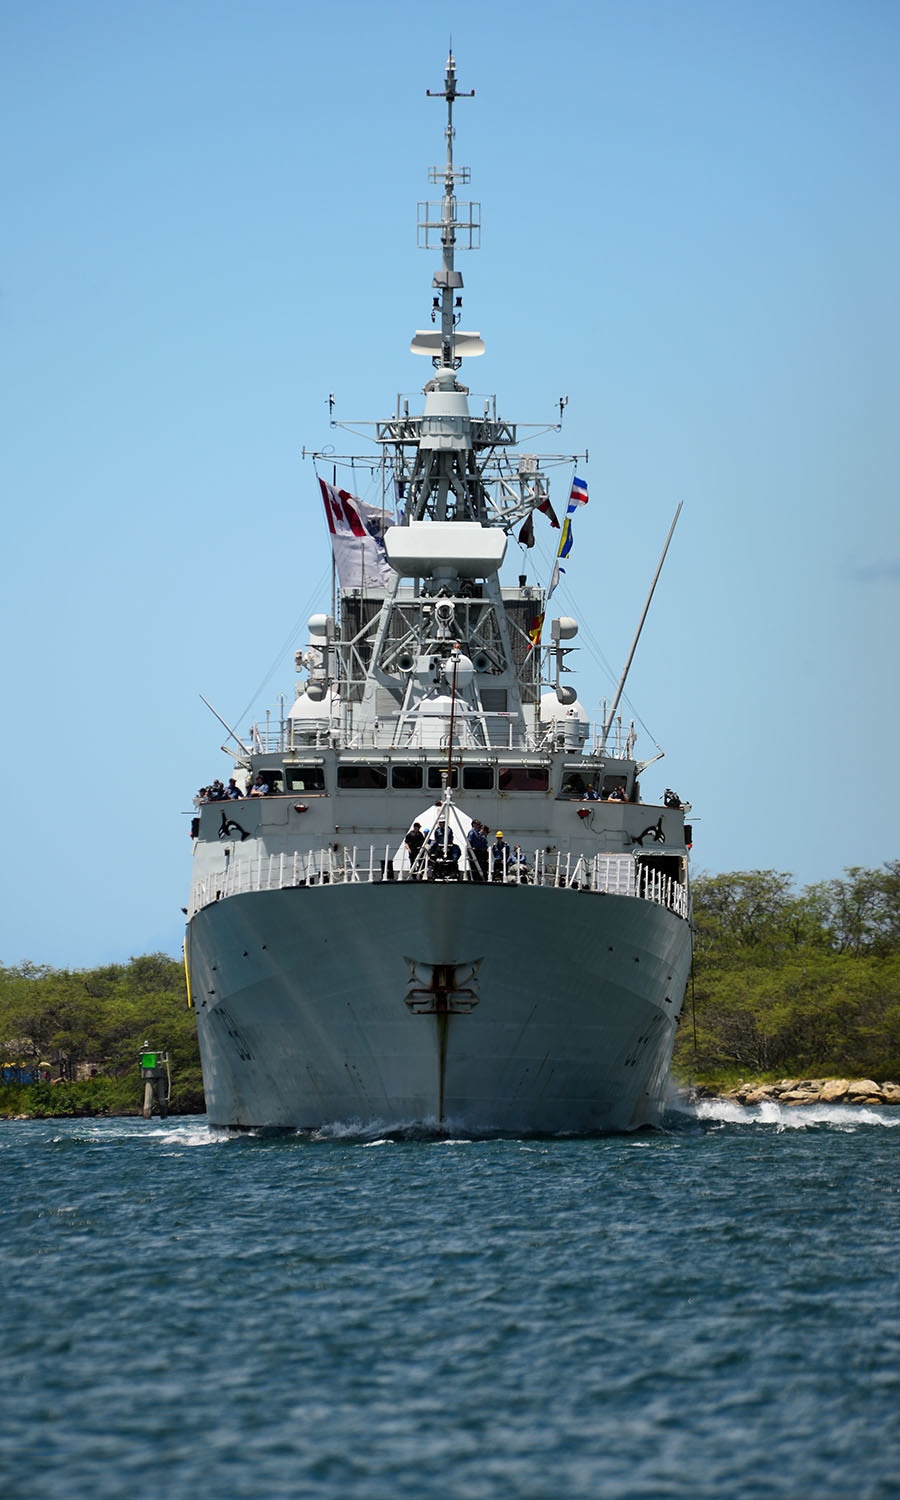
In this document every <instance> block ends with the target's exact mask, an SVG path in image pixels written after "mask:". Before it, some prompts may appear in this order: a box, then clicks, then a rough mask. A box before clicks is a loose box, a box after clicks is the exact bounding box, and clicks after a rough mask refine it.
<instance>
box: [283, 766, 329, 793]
mask: <svg viewBox="0 0 900 1500" xmlns="http://www.w3.org/2000/svg"><path fill="white" fill-rule="evenodd" d="M285 776H286V777H287V789H288V791H289V792H324V790H325V769H324V767H323V766H285Z"/></svg>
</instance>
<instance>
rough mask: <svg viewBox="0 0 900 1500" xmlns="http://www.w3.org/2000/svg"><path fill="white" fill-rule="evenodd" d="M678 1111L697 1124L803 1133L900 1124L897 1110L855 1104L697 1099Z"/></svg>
mask: <svg viewBox="0 0 900 1500" xmlns="http://www.w3.org/2000/svg"><path fill="white" fill-rule="evenodd" d="M677 1107H678V1109H679V1110H680V1111H681V1112H683V1113H685V1114H688V1115H693V1116H694V1118H695V1119H697V1120H699V1121H713V1122H719V1123H721V1124H723V1125H771V1126H774V1128H775V1129H776V1130H806V1129H809V1128H810V1127H811V1126H817V1125H829V1126H832V1127H835V1128H836V1129H839V1130H857V1129H858V1128H859V1127H860V1126H861V1125H885V1126H887V1127H888V1128H890V1127H891V1126H897V1125H900V1110H897V1109H894V1108H891V1107H890V1106H888V1107H885V1108H882V1109H879V1108H875V1107H873V1106H871V1105H855V1104H779V1103H778V1102H777V1101H776V1100H774V1099H765V1100H762V1101H761V1102H760V1103H759V1104H737V1103H736V1102H735V1101H734V1100H731V1099H698V1100H697V1101H696V1102H694V1103H691V1104H684V1103H682V1104H680V1105H679V1106H677Z"/></svg>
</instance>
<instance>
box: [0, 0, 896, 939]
mask: <svg viewBox="0 0 900 1500" xmlns="http://www.w3.org/2000/svg"><path fill="white" fill-rule="evenodd" d="M451 28H452V43H453V50H454V53H455V55H456V59H457V67H458V74H459V84H460V87H461V88H462V89H470V88H474V89H475V91H476V93H475V98H474V100H471V101H463V102H462V103H461V104H460V105H459V107H458V110H457V115H456V124H457V138H456V157H457V161H458V162H460V163H462V164H465V165H468V166H470V167H471V170H472V182H471V185H470V188H469V189H468V191H469V193H470V196H471V197H472V198H473V199H475V200H477V201H479V202H480V203H481V205H482V220H483V231H482V249H481V251H480V252H479V253H478V254H473V255H468V256H466V257H465V258H464V259H463V260H462V261H461V264H462V269H463V273H464V276H465V305H464V312H465V315H464V323H465V326H467V327H470V328H477V329H479V330H480V332H481V333H482V335H483V337H484V339H485V342H486V344H487V354H486V355H485V357H484V358H483V359H481V360H479V361H477V362H473V363H472V364H470V365H469V366H468V367H467V373H466V378H467V379H468V380H469V382H470V384H471V386H472V390H473V393H474V395H478V396H481V395H487V394H493V393H496V395H497V400H498V411H499V413H500V414H501V415H502V416H505V417H507V418H509V419H511V420H517V421H520V422H528V421H533V422H542V421H545V420H546V421H552V419H553V416H554V413H555V411H556V403H557V400H558V398H559V397H560V396H562V395H566V396H568V398H569V404H568V408H567V410H566V419H565V426H564V429H563V432H562V434H560V435H558V436H554V437H553V439H552V442H551V445H552V446H553V447H554V448H555V449H556V450H557V451H561V452H572V453H575V452H582V451H584V450H588V452H589V454H590V461H589V463H588V464H587V465H586V466H585V468H584V477H585V478H586V479H587V481H588V484H589V486H590V494H591V502H590V506H589V508H588V510H587V512H585V513H584V514H583V515H580V516H579V517H578V518H577V526H576V542H575V548H574V552H573V555H572V558H571V567H570V569H569V573H568V575H567V580H566V592H563V590H561V591H560V593H559V595H557V596H556V597H555V599H554V604H556V603H557V602H559V603H560V604H561V605H562V606H563V607H564V608H565V609H566V610H569V611H571V612H572V613H573V614H575V615H576V617H577V618H579V619H580V620H581V621H582V622H583V626H584V627H585V628H584V631H583V633H582V636H581V637H580V638H579V642H578V644H580V646H581V648H582V649H581V652H580V654H579V655H578V656H576V657H574V658H572V659H571V660H572V662H573V665H575V666H576V667H577V669H578V678H577V685H578V689H579V695H580V698H581V700H582V702H583V703H584V704H585V705H586V706H587V708H588V709H589V711H590V712H591V715H592V717H598V718H599V716H600V706H599V705H600V700H601V699H602V698H603V697H604V696H605V695H609V694H611V692H612V689H613V686H614V681H615V678H616V676H617V675H618V671H619V670H620V668H621V665H622V663H623V661H624V658H625V655H626V653H627V650H628V646H629V644H630V641H631V637H632V634H633V632H634V629H635V626H636V623H637V619H638V616H639V614H640V610H641V607H642V605H643V601H644V596H645V593H646V590H647V588H648V586H649V582H650V579H651V577H652V574H653V570H654V567H655V565H656V560H657V557H658V554H659V551H660V548H661V546H662V542H663V539H664V537H665V533H666V530H667V527H668V525H669V521H670V519H671V517H672V514H673V512H674V509H675V506H676V504H677V503H678V501H679V500H683V502H684V510H683V513H682V517H681V520H680V522H679V526H678V529H677V531H676V533H675V538H674V541H673V543H672V548H671V550H670V554H669V559H668V561H667V564H666V567H665V570H664V572H663V575H662V579H661V581H660V584H659V587H658V589H657V594H656V598H655V600H654V606H653V609H652V611H651V614H650V617H649V620H648V623H647V626H646V628H645V631H644V635H643V638H642V641H641V645H640V648H639V651H638V655H637V658H636V660H635V664H634V667H633V669H632V673H631V676H630V679H629V683H628V690H627V691H628V700H629V704H628V712H629V713H631V712H633V713H634V714H635V715H637V716H638V720H639V725H638V727H639V729H640V731H641V737H640V740H639V752H641V753H643V754H645V755H647V756H649V755H650V754H652V753H654V745H655V744H656V743H658V744H659V745H660V746H662V747H663V748H664V750H665V752H666V755H665V759H664V760H662V761H660V762H659V764H658V765H657V766H656V767H654V768H653V770H652V771H651V772H649V773H648V774H647V777H646V778H645V791H646V792H647V793H649V794H651V795H653V794H656V795H659V794H661V792H662V789H663V788H664V787H665V786H667V785H670V786H674V787H675V788H676V789H677V790H678V791H679V792H680V793H681V795H682V796H683V797H685V798H689V799H690V800H691V802H692V803H693V808H694V818H693V821H694V827H695V850H694V853H695V866H696V867H697V868H699V869H702V870H705V871H708V872H718V871H725V870H738V869H760V868H765V869H769V868H774V869H778V870H784V871H788V872H790V873H792V875H793V876H794V877H795V879H796V881H797V883H798V884H799V885H803V884H807V883H810V882H813V881H816V880H824V879H828V878H830V877H832V876H836V875H839V874H840V873H841V871H842V870H843V869H844V867H846V866H849V865H869V866H877V865H879V864H881V863H882V862H883V861H884V860H887V859H891V858H896V857H897V855H898V853H900V848H898V831H900V828H898V824H900V819H898V812H897V805H898V797H897V789H896V787H895V785H894V776H895V775H896V774H897V772H898V764H897V748H896V747H897V745H898V743H900V692H898V680H900V671H898V655H900V649H898V648H900V628H898V627H900V621H898V601H900V522H898V509H900V508H898V474H900V422H898V415H897V413H898V409H900V403H898V396H900V380H898V375H900V270H898V268H900V209H898V194H897V181H898V156H900V7H898V6H897V5H895V4H893V3H892V0H883V3H875V0H856V3H853V4H849V3H832V0H781V3H774V0H772V3H770V0H752V3H751V0H746V3H745V0H734V3H729V0H718V3H712V0H668V3H663V0H646V3H638V0H634V3H630V4H625V3H623V0H619V3H610V0H592V3H584V4H581V3H572V0H561V3H558V4H556V5H555V6H552V7H547V6H546V5H544V4H538V3H536V0H522V3H520V4H518V5H516V6H515V7H512V8H510V7H508V6H501V5H497V4H490V3H484V0H482V3H479V4H474V3H471V0H459V3H455V4H454V5H453V6H452V7H448V8H446V10H444V11H440V10H438V9H437V8H434V7H426V6H422V5H421V4H411V3H410V4H407V3H405V0H404V3H394V4H391V3H388V4H386V5H382V6H377V7H376V6H372V5H370V4H361V3H357V0H350V3H347V4H342V5H340V6H336V7H331V8H325V7H322V6H319V5H313V4H307V3H300V0H294V3H287V0H260V3H257V4H254V5H252V6H251V5H249V4H239V3H235V0H216V3H212V0H195V3H190V0H179V3H173V0H156V3H154V4H153V5H152V6H151V5H138V4H123V3H121V0H117V3H100V0H79V3H78V4H71V3H63V0H29V3H28V4H27V5H24V4H14V3H11V0H7V3H6V4H5V5H3V6H2V7H0V116H2V118H0V126H2V139H3V141H4V149H3V153H2V165H0V192H2V203H3V210H4V213H3V218H4V228H3V233H2V237H0V259H2V283H0V298H2V300H0V318H2V351H3V353H2V358H3V367H4V369H3V373H4V398H3V403H2V418H0V420H2V426H3V432H2V445H0V465H2V467H0V475H2V491H3V515H4V521H3V541H4V556H5V566H4V569H3V590H2V630H3V639H4V643H5V651H4V670H3V685H4V692H3V723H4V735H5V740H6V743H7V746H8V748H9V749H10V750H11V751H12V753H11V754H10V755H9V757H8V764H7V778H8V782H9V795H8V798H7V806H6V808H5V811H4V816H3V831H4V847H5V855H6V857H5V859H4V861H3V866H2V877H0V879H2V887H0V900H2V918H0V961H2V962H4V963H7V964H11V963H17V962H20V961H21V960H23V959H26V958H29V959H32V960H33V961H35V962H45V963H50V964H54V965H59V966H70V967H81V966H87V965H93V964H97V963H104V962H111V961H118V960H123V959H127V958H128V957H129V956H130V955H131V954H135V953H142V952H147V951H151V950H155V949H162V950H164V951H167V952H170V953H176V952H177V951H178V950H179V948H180V942H181V931H182V917H181V907H182V905H183V904H184V903H185V901H186V895H187V887H188V882H189V876H190V849H189V838H188V816H187V814H189V812H190V808H191V796H192V794H193V792H194V791H195V790H196V788H197V787H198V786H199V785H201V784H202V783H205V782H207V781H209V780H210V779H211V778H212V777H213V776H215V775H220V776H227V774H228V767H229V764H230V763H229V762H228V760H227V759H226V757H225V756H224V755H222V754H221V753H220V751H219V746H220V744H221V743H222V738H223V735H222V732H221V730H220V728H219V726H218V725H217V723H216V721H215V720H214V719H213V718H212V716H211V715H210V714H209V712H208V710H207V709H206V708H205V707H204V706H203V704H202V703H201V701H200V697H199V695H200V693H203V694H204V696H205V697H207V698H208V699H209V700H210V702H211V703H212V704H213V705H214V706H215V707H216V709H217V710H218V712H219V713H221V714H222V716H223V717H224V718H225V719H226V720H228V721H229V722H231V723H235V724H236V725H237V727H240V728H245V727H246V725H247V724H248V722H249V721H250V719H251V718H252V717H254V716H259V717H262V716H264V714H265V710H266V707H267V706H276V705H277V700H278V695H279V693H281V692H284V693H286V694H287V695H288V699H290V696H291V694H292V691H293V668H292V654H293V650H294V648H295V646H298V645H303V644H304V643H305V638H306V631H305V621H306V618H307V616H308V615H309V613H310V612H311V611H312V610H313V609H315V608H319V607H321V606H322V605H323V604H327V598H328V549H327V539H326V534H325V529H324V521H323V518H322V516H321V511H320V505H319V501H318V497H317V495H316V493H315V484H314V478H315V476H314V472H313V469H312V466H311V464H310V463H309V462H308V461H307V462H304V461H303V459H302V457H301V450H302V448H303V447H304V446H306V447H307V448H310V447H312V448H320V447H323V446H325V445H326V444H327V443H329V442H335V443H336V444H337V445H338V446H339V447H340V448H342V449H343V448H344V438H343V436H342V435H341V434H336V433H333V432H332V431H331V430H330V429H329V426H328V406H327V400H328V395H329V393H330V392H334V394H335V397H336V403H337V406H336V412H337V414H338V415H340V416H344V417H347V418H376V417H382V416H386V415H389V414H390V412H391V411H392V410H393V407H394V402H395V398H396V394H397V392H401V391H402V392H406V393H414V392H416V391H418V390H419V389H420V387H421V384H422V381H423V380H424V379H425V378H426V372H425V370H424V362H420V361H418V360H416V359H415V358H414V357H413V356H411V355H410V354H409V353H408V341H409V337H410V335H411V334H412V332H413V330H414V329H415V328H416V327H422V326H425V325H427V322H428V314H429V310H430V299H431V287H430V281H431V274H432V271H433V270H434V269H435V268H436V265H437V257H436V256H435V255H434V254H433V253H432V254H428V253H425V252H422V251H420V250H418V249H417V248H416V204H417V202H418V201H419V200H420V199H424V198H428V197H429V196H432V197H433V196H434V195H435V190H434V188H433V187H431V186H430V185H429V183H428V169H429V167H430V166H431V165H432V164H434V163H437V162H439V161H441V160H442V156H443V140H442V134H441V132H442V125H443V118H442V111H443V105H442V104H441V103H439V102H436V101H433V100H432V101H430V100H428V99H427V98H426V92H425V91H426V89H428V88H431V89H438V88H440V87H441V83H442V76H443V67H444V62H445V58H446V55H447V51H448V43H449V40H450V36H451ZM526 446H527V445H526ZM561 472H562V471H561ZM567 477H568V472H567V471H565V472H562V477H560V478H559V479H558V480H557V488H556V489H555V490H554V492H553V497H554V499H555V500H559V501H561V502H564V498H565V496H564V493H563V491H564V488H565V484H566V480H567ZM547 541H549V539H547ZM511 550H512V558H511V569H510V571H511V573H513V574H514V573H515V572H516V571H517V568H518V558H517V550H518V549H516V548H513V549H511ZM549 556H550V554H549V550H548V551H547V552H546V554H545V558H544V559H543V560H542V559H541V558H540V557H537V556H535V555H532V558H531V559H529V562H528V567H529V570H530V571H531V572H532V575H533V576H534V575H535V574H536V575H537V576H538V580H539V581H545V579H546V576H547V574H548V573H549ZM588 637H590V640H591V641H596V642H597V643H599V647H600V653H601V654H602V659H601V656H598V655H597V654H595V653H594V652H592V651H591V650H590V649H588V647H589V640H588ZM604 659H605V661H606V662H607V663H608V668H605V667H604V665H603V660H604Z"/></svg>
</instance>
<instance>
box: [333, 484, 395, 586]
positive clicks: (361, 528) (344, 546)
mask: <svg viewBox="0 0 900 1500" xmlns="http://www.w3.org/2000/svg"><path fill="white" fill-rule="evenodd" d="M319 488H320V490H321V491H322V500H323V503H324V505H325V517H326V519H327V521H328V530H329V531H330V532H331V550H332V552H333V554H334V563H335V567H336V568H337V571H338V578H339V579H340V581H341V588H342V589H370V588H385V587H386V586H387V584H388V582H389V581H390V578H391V576H392V575H391V567H390V564H389V562H388V560H387V553H386V552H385V550H384V531H385V528H386V527H388V526H390V524H391V521H392V518H391V517H390V516H388V515H387V514H386V513H385V512H384V511H382V510H379V508H378V506H377V505H367V504H366V502H365V501H364V500H360V499H358V498H357V496H356V495H351V494H350V493H349V491H348V490H339V489H336V488H335V486H334V485H333V484H326V482H325V480H324V479H320V480H319Z"/></svg>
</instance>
